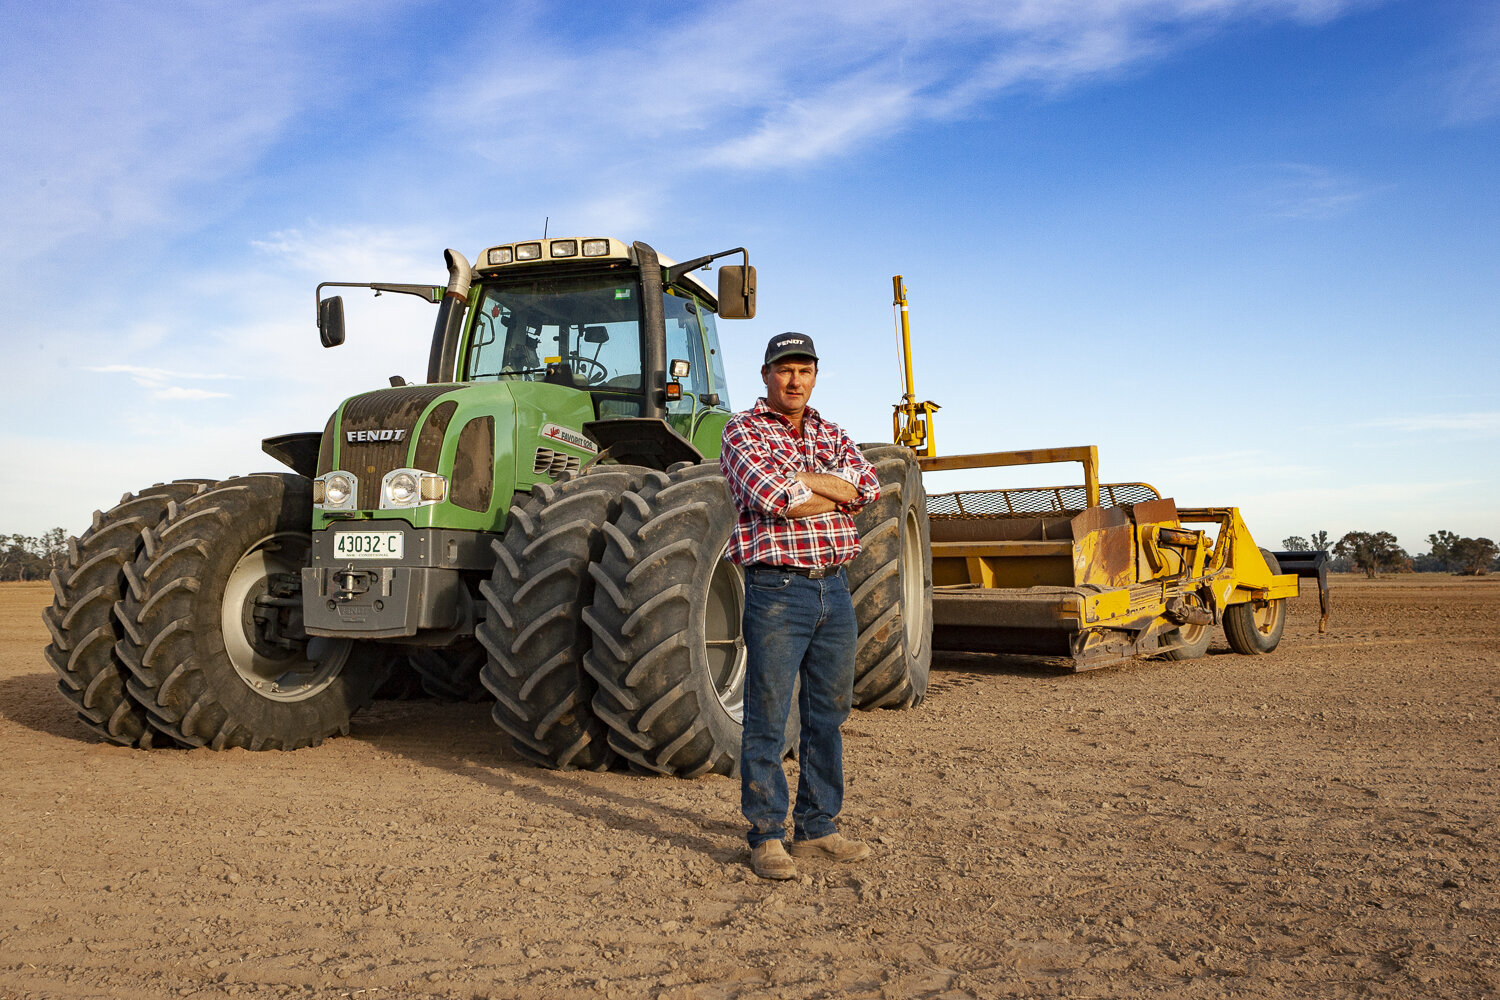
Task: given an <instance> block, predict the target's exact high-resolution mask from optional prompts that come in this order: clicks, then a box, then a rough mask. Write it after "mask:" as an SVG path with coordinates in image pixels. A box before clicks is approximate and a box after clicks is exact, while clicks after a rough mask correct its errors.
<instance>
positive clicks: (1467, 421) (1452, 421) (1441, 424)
mask: <svg viewBox="0 0 1500 1000" xmlns="http://www.w3.org/2000/svg"><path fill="white" fill-rule="evenodd" d="M1360 426H1361V427H1379V428H1386V429H1390V430H1397V431H1405V432H1407V433H1410V434H1423V433H1429V432H1432V431H1444V432H1458V433H1462V434H1476V435H1483V436H1489V435H1492V434H1500V412H1497V411H1489V412H1479V413H1429V414H1420V415H1417V416H1411V417H1386V418H1382V419H1380V420H1370V421H1366V422H1365V423H1363V424H1360Z"/></svg>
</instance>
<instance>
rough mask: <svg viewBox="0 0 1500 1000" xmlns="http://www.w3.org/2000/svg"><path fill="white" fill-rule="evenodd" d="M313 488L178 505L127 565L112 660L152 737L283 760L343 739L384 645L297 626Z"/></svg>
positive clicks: (249, 489)
mask: <svg viewBox="0 0 1500 1000" xmlns="http://www.w3.org/2000/svg"><path fill="white" fill-rule="evenodd" d="M311 523H312V488H311V483H310V481H309V480H307V479H305V478H303V477H301V476H295V475H288V474H281V473H266V474H258V475H252V476H245V477H242V478H236V479H229V480H225V481H224V482H221V483H218V484H217V485H215V486H214V487H212V488H211V489H209V490H207V491H205V492H203V493H200V494H198V495H197V496H194V497H192V498H191V499H189V500H186V501H184V502H182V503H180V504H177V505H175V506H174V507H173V509H172V510H171V511H170V512H169V514H168V516H167V517H166V518H165V519H164V520H163V521H162V522H161V523H160V524H159V525H158V526H157V527H156V528H155V529H151V530H148V531H147V532H146V533H145V535H144V542H145V545H144V548H143V551H142V552H141V554H140V555H139V556H138V557H137V558H136V560H135V562H134V563H133V564H132V565H131V566H130V567H127V569H126V577H127V579H128V581H129V587H128V591H127V593H126V595H125V598H124V600H122V601H121V602H120V605H119V606H118V608H117V612H116V614H117V617H118V618H119V620H120V622H121V625H122V626H123V628H124V631H125V633H126V635H125V638H123V639H122V640H121V641H120V642H119V643H117V644H116V647H115V648H116V650H117V652H118V653H119V655H120V656H121V658H122V659H123V660H124V661H125V663H126V665H127V666H128V667H129V668H130V673H131V676H130V681H129V685H128V688H129V691H130V694H131V695H132V696H133V697H134V698H135V699H136V700H137V701H138V702H139V703H140V704H141V705H142V706H144V707H145V709H146V710H147V711H148V712H149V713H150V716H151V724H152V725H153V726H155V727H156V728H157V729H158V730H160V731H161V732H163V733H166V734H167V735H169V736H171V737H173V738H174V739H177V740H179V741H181V742H183V743H185V744H188V745H190V746H208V747H211V748H212V749H215V750H222V749H225V748H228V747H242V748H245V749H248V750H277V749H279V750H292V749H296V748H298V747H305V746H315V745H317V744H318V743H320V742H321V741H322V740H324V739H326V738H327V737H330V736H335V735H339V734H343V733H347V732H348V731H349V717H350V715H352V714H353V712H354V711H355V710H356V709H358V708H360V707H362V706H363V705H365V704H367V703H368V702H369V701H370V699H371V697H372V696H373V693H374V691H375V689H376V687H378V686H379V684H380V682H381V681H382V680H383V679H384V677H385V672H386V668H387V660H386V655H385V651H384V648H383V647H382V646H380V645H378V644H375V643H368V642H361V643H355V642H353V641H351V640H348V639H326V638H318V637H311V638H310V637H309V636H308V635H307V634H306V633H305V632H303V630H302V587H301V570H302V567H303V566H304V565H306V563H307V558H308V552H309V548H310V546H311V537H310V534H309V525H310V524H311Z"/></svg>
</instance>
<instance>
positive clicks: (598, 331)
mask: <svg viewBox="0 0 1500 1000" xmlns="http://www.w3.org/2000/svg"><path fill="white" fill-rule="evenodd" d="M583 342H584V343H585V344H607V343H609V328H608V327H604V326H586V327H584V328H583Z"/></svg>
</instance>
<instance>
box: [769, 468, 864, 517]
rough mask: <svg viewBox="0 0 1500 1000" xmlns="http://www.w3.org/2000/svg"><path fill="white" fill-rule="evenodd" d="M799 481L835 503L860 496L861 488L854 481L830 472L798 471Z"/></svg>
mask: <svg viewBox="0 0 1500 1000" xmlns="http://www.w3.org/2000/svg"><path fill="white" fill-rule="evenodd" d="M797 481H798V482H799V483H801V484H802V485H804V486H806V487H807V488H808V489H810V490H812V491H813V492H814V493H816V494H817V495H818V496H819V497H821V498H823V499H825V500H830V501H832V502H833V503H834V504H841V503H848V502H849V501H851V500H854V499H855V498H857V497H858V496H859V490H858V489H857V488H856V487H855V485H854V484H853V483H851V482H849V481H848V480H847V479H842V478H840V477H838V476H835V475H833V474H831V473H828V472H799V473H797ZM800 508H801V505H799V508H798V509H800ZM832 509H833V507H832V506H830V507H829V508H828V510H832ZM787 513H788V514H791V513H792V512H791V511H787ZM817 513H820V514H822V513H825V511H818V512H817ZM793 516H794V517H802V516H805V515H801V514H795V515H793Z"/></svg>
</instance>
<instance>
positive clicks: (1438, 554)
mask: <svg viewBox="0 0 1500 1000" xmlns="http://www.w3.org/2000/svg"><path fill="white" fill-rule="evenodd" d="M1459 541H1460V539H1459V537H1458V535H1456V534H1454V533H1453V532H1451V531H1434V532H1433V533H1432V534H1430V535H1428V536H1427V544H1428V545H1429V546H1431V551H1432V558H1434V559H1436V560H1437V561H1438V563H1439V564H1441V566H1442V568H1443V569H1452V568H1453V567H1452V565H1451V561H1452V555H1453V546H1454V545H1456V544H1458V542H1459Z"/></svg>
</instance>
